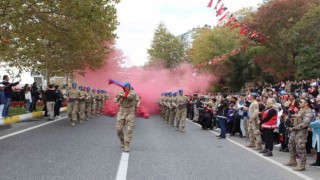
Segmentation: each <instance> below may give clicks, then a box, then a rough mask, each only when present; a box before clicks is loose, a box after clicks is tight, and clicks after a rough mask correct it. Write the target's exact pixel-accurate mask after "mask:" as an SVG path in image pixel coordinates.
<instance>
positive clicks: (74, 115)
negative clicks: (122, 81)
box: [68, 89, 79, 126]
mask: <svg viewBox="0 0 320 180" xmlns="http://www.w3.org/2000/svg"><path fill="white" fill-rule="evenodd" d="M78 99H79V90H77V89H70V90H69V92H68V116H69V118H70V121H71V126H75V125H76V124H75V123H76V121H77V119H78V110H79V107H78Z"/></svg>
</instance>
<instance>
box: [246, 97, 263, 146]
mask: <svg viewBox="0 0 320 180" xmlns="http://www.w3.org/2000/svg"><path fill="white" fill-rule="evenodd" d="M257 97H258V94H257V93H251V94H250V100H251V104H250V106H249V110H248V111H249V127H248V134H249V141H250V142H249V144H248V145H247V147H250V148H252V147H255V148H253V150H262V139H261V132H260V126H259V123H258V122H259V103H258V102H257V100H256V99H257Z"/></svg>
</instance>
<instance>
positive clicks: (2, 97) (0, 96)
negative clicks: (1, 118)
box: [0, 91, 6, 104]
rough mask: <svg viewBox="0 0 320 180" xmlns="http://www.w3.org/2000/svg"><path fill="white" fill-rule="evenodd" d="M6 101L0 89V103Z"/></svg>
mask: <svg viewBox="0 0 320 180" xmlns="http://www.w3.org/2000/svg"><path fill="white" fill-rule="evenodd" d="M5 103H6V96H5V94H4V91H0V104H5Z"/></svg>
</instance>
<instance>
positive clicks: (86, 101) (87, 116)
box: [85, 87, 92, 121]
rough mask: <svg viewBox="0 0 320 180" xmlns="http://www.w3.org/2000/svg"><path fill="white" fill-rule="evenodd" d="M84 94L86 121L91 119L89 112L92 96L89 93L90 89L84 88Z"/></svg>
mask: <svg viewBox="0 0 320 180" xmlns="http://www.w3.org/2000/svg"><path fill="white" fill-rule="evenodd" d="M86 91H87V92H86V94H85V104H86V120H87V121H88V120H89V118H91V110H92V94H91V92H90V87H87V88H86Z"/></svg>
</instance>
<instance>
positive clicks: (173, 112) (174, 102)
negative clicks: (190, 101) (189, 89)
mask: <svg viewBox="0 0 320 180" xmlns="http://www.w3.org/2000/svg"><path fill="white" fill-rule="evenodd" d="M172 95H173V97H172V101H171V107H172V109H171V114H170V121H169V124H170V125H171V126H174V122H175V121H174V120H175V117H176V114H177V107H178V105H177V92H173V93H172Z"/></svg>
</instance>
